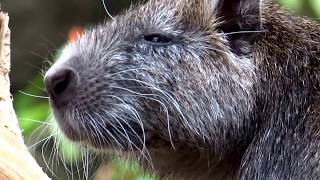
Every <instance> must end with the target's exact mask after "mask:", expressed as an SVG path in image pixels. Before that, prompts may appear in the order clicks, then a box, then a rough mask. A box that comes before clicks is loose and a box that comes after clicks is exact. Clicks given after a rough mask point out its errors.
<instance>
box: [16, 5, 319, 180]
mask: <svg viewBox="0 0 320 180" xmlns="http://www.w3.org/2000/svg"><path fill="white" fill-rule="evenodd" d="M279 1H280V4H282V5H284V6H285V7H287V8H289V9H291V10H293V11H296V12H298V13H300V14H303V15H308V16H311V17H313V18H319V17H320V0H305V1H303V0H279ZM43 87H44V86H43V76H42V75H40V74H39V75H37V76H36V77H35V78H34V79H33V80H31V81H30V82H29V84H28V85H27V86H26V87H25V88H24V89H22V90H21V91H19V92H17V93H16V94H15V95H14V107H15V110H16V113H17V117H18V119H19V123H20V128H21V129H22V130H23V135H24V136H28V135H30V134H31V133H33V132H34V131H35V130H36V129H37V128H39V127H40V126H41V125H42V124H43V123H42V122H45V121H47V119H48V115H49V106H48V101H47V99H39V98H36V97H33V96H29V95H27V94H33V95H43V94H44V90H43V89H44V88H43ZM59 138H60V139H61V141H60V144H59V147H58V148H59V152H60V153H61V154H62V155H61V157H63V158H64V161H65V162H69V163H71V162H73V161H74V160H75V161H80V160H81V153H80V151H79V149H78V148H77V147H75V146H72V145H71V144H72V143H70V142H68V140H66V139H65V138H63V137H59ZM111 167H112V171H113V173H112V174H113V176H112V180H121V179H123V180H131V179H132V180H152V179H155V178H154V177H152V176H146V175H142V174H143V173H141V172H142V171H141V170H140V169H139V168H138V165H136V164H135V163H132V162H131V163H128V162H124V161H121V160H119V159H116V160H114V161H112V162H111Z"/></svg>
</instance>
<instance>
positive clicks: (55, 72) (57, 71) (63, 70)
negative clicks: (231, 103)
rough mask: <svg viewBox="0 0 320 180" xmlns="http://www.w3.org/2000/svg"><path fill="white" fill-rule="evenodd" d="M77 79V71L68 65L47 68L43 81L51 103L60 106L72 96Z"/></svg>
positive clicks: (66, 102)
mask: <svg viewBox="0 0 320 180" xmlns="http://www.w3.org/2000/svg"><path fill="white" fill-rule="evenodd" d="M78 79H79V78H78V74H77V72H76V71H75V70H73V69H71V68H69V67H63V66H58V67H54V68H51V69H49V71H48V72H47V73H46V75H45V80H44V81H45V86H46V89H47V92H48V94H49V97H50V100H51V102H52V103H53V105H55V106H56V107H61V106H64V105H66V104H68V102H69V101H70V100H72V99H73V98H74V96H75V93H76V89H77V86H78Z"/></svg>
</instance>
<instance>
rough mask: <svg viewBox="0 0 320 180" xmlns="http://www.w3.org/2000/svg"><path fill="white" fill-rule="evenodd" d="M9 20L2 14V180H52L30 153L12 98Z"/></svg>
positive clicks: (0, 48)
mask: <svg viewBox="0 0 320 180" xmlns="http://www.w3.org/2000/svg"><path fill="white" fill-rule="evenodd" d="M8 23H9V16H8V15H7V14H6V13H2V12H0V179H1V180H7V179H8V180H9V179H10V180H18V179H26V180H29V179H30V180H42V179H49V178H48V176H47V175H46V174H45V173H43V171H42V169H41V168H40V167H39V165H38V164H37V163H36V161H35V160H34V158H33V157H32V156H31V155H30V153H29V152H28V149H27V147H26V146H25V144H24V141H23V138H22V134H21V131H20V129H19V126H18V120H17V118H16V115H15V112H14V109H13V106H12V96H11V94H10V80H9V72H10V30H9V28H8Z"/></svg>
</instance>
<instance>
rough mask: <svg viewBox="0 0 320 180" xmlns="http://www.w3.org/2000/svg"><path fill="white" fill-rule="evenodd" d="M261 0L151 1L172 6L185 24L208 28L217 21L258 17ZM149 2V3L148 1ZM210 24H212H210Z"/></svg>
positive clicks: (233, 20)
mask: <svg viewBox="0 0 320 180" xmlns="http://www.w3.org/2000/svg"><path fill="white" fill-rule="evenodd" d="M260 1H261V0H151V3H153V2H157V3H161V4H164V5H169V4H170V5H173V6H175V9H176V10H177V12H178V13H179V15H180V16H181V17H183V19H184V20H185V21H186V22H187V23H197V25H200V26H202V25H203V26H204V27H208V25H209V26H210V24H215V23H216V21H217V19H219V21H223V22H229V21H232V22H233V23H236V22H235V21H239V20H240V19H242V18H246V17H249V16H251V17H252V16H254V17H258V16H259V9H260ZM149 2H150V1H149ZM210 22H212V23H210Z"/></svg>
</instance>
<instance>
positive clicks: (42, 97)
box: [18, 90, 49, 99]
mask: <svg viewBox="0 0 320 180" xmlns="http://www.w3.org/2000/svg"><path fill="white" fill-rule="evenodd" d="M18 92H19V93H21V94H24V95H27V96H30V97H35V98H41V99H49V97H48V96H37V95H33V94H29V93H25V92H23V91H20V90H18Z"/></svg>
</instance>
